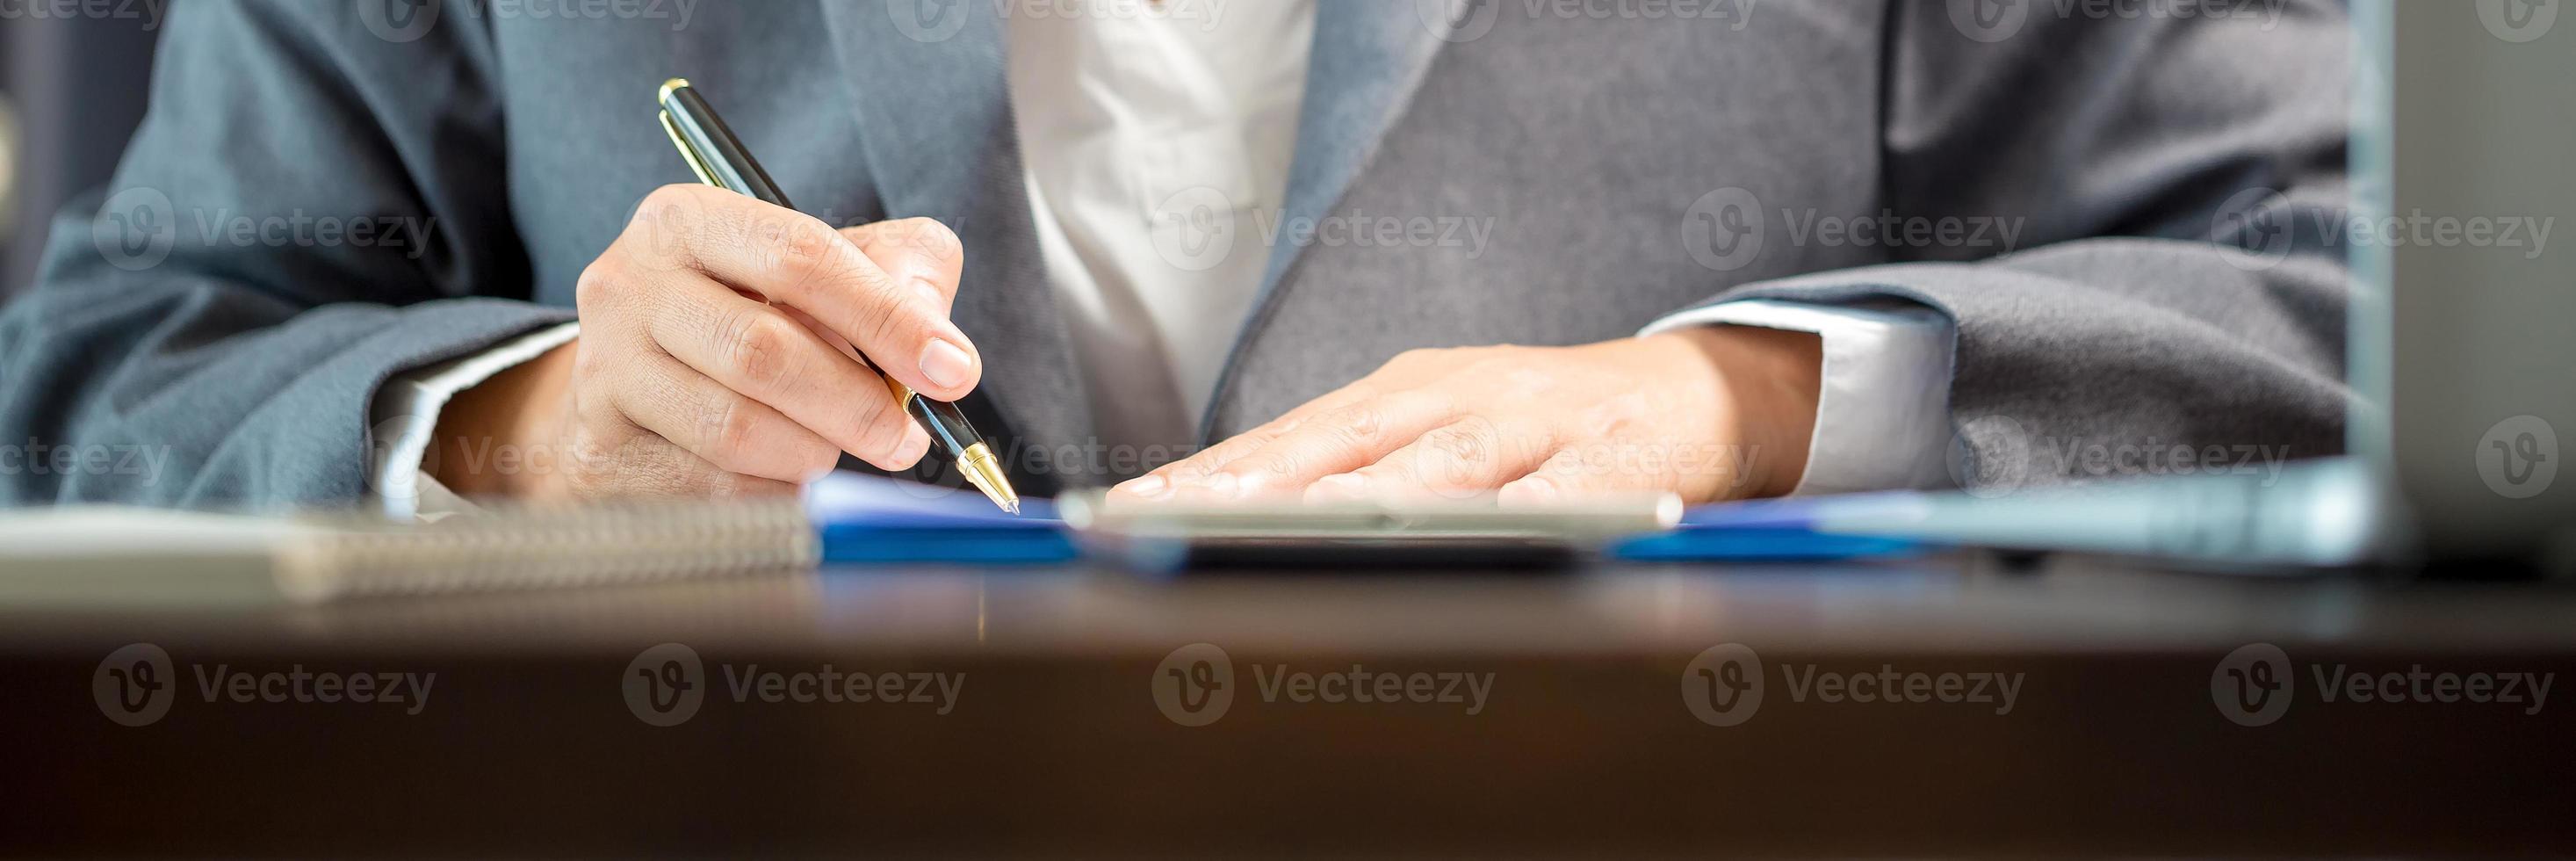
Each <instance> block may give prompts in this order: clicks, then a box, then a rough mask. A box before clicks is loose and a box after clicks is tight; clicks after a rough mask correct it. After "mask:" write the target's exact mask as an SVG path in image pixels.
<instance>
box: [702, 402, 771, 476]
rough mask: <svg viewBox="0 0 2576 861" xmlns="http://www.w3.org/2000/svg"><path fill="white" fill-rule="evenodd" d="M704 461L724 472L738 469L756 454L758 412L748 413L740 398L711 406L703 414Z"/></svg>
mask: <svg viewBox="0 0 2576 861" xmlns="http://www.w3.org/2000/svg"><path fill="white" fill-rule="evenodd" d="M706 415H707V435H706V446H707V451H706V457H707V460H708V461H710V462H713V463H715V464H716V465H718V466H722V467H725V468H727V469H732V468H737V467H739V466H740V465H741V464H742V462H743V460H744V459H745V458H746V457H748V456H749V455H750V454H751V453H752V452H754V451H756V450H757V443H756V439H757V437H758V436H759V434H760V411H758V410H754V409H749V408H748V402H747V401H745V400H744V399H742V398H738V397H736V398H726V399H723V400H722V401H720V402H718V403H715V404H710V405H709V406H708V408H707V411H706Z"/></svg>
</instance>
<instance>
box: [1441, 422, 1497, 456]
mask: <svg viewBox="0 0 2576 861" xmlns="http://www.w3.org/2000/svg"><path fill="white" fill-rule="evenodd" d="M1495 436H1496V434H1495V431H1494V430H1493V428H1492V427H1491V426H1490V425H1486V424H1482V423H1467V424H1457V425H1451V426H1449V427H1445V428H1441V429H1440V430H1437V431H1433V432H1432V434H1431V438H1430V439H1429V440H1428V442H1429V443H1430V445H1431V448H1432V450H1433V451H1436V452H1438V453H1440V454H1442V455H1445V456H1447V457H1449V458H1451V459H1453V460H1458V461H1463V462H1467V463H1481V462H1484V461H1487V460H1491V459H1493V456H1494V448H1495V446H1496V444H1497V441H1496V439H1495Z"/></svg>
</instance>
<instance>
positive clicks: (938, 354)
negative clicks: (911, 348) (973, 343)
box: [921, 338, 975, 389]
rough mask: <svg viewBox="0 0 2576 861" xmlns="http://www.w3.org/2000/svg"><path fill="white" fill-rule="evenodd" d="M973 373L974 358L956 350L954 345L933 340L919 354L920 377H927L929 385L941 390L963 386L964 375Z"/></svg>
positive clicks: (965, 377)
mask: <svg viewBox="0 0 2576 861" xmlns="http://www.w3.org/2000/svg"><path fill="white" fill-rule="evenodd" d="M974 372H975V359H974V357H972V356H968V355H966V351H965V350H960V349H958V348H957V345H955V344H951V343H948V342H947V341H942V340H938V339H935V338H934V339H932V340H931V342H930V349H927V350H923V351H922V352H921V375H922V376H924V377H929V378H930V384H931V385H934V386H938V387H940V388H943V389H953V388H957V387H959V386H963V385H965V384H966V379H967V376H966V375H968V374H971V373H974Z"/></svg>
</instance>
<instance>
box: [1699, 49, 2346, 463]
mask: <svg viewBox="0 0 2576 861" xmlns="http://www.w3.org/2000/svg"><path fill="white" fill-rule="evenodd" d="M2070 8H2071V9H2072V13H2062V10H2069V9H2070ZM2086 8H2088V7H2084V6H2081V5H2079V6H2076V7H2067V6H2065V5H2064V4H2054V5H2052V4H2047V3H2018V4H2013V3H1989V2H1986V0H1963V2H1954V3H1912V2H1908V3H1892V4H1889V9H1890V11H1889V15H1890V16H1891V17H1892V20H1891V21H1890V27H1891V30H1890V33H1891V38H1890V39H1889V42H1888V48H1887V50H1888V51H1889V52H1891V56H1890V57H1889V62H1888V64H1887V69H1888V80H1887V81H1886V82H1885V86H1886V100H1885V114H1886V119H1885V121H1884V129H1885V131H1884V135H1885V137H1884V140H1883V141H1882V145H1883V147H1884V156H1885V164H1886V166H1887V169H1886V172H1885V174H1884V177H1883V179H1882V181H1883V182H1884V183H1885V187H1884V195H1883V197H1884V199H1885V200H1886V202H1887V203H1888V205H1889V206H1890V208H1891V209H1892V211H1893V213H1894V214H1895V215H1897V216H1899V217H1903V218H1906V219H1909V220H1911V221H1915V222H1922V223H1927V224H1934V225H1938V224H1940V223H1941V222H1942V221H1944V220H1948V221H1950V222H1951V223H1954V224H1962V225H1968V226H1969V227H1970V228H1971V229H1974V228H1975V227H1976V226H1977V225H1979V223H1980V222H1983V223H1985V225H1986V226H1989V227H1991V226H1993V225H1996V224H2000V225H2002V227H2003V228H2008V229H2013V230H2017V231H2019V234H2018V236H2019V239H2018V242H2017V243H2016V244H2015V245H2014V248H2016V249H2018V250H2016V251H2012V252H2009V253H2006V254H2003V255H2002V256H2000V257H1993V256H1989V257H1986V258H1984V259H1972V258H1974V257H1976V256H1977V255H1978V254H1988V255H1991V254H1992V253H1993V251H1992V249H1979V248H1971V247H1966V246H1965V244H1954V245H1951V246H1939V245H1937V244H1933V245H1926V246H1925V247H1918V248H1913V249H1909V250H1907V251H1906V252H1905V253H1903V254H1900V255H1899V256H1898V259H1899V260H1900V261H1901V262H1898V263H1894V264H1891V265H1885V266H1877V267H1870V268H1864V269H1853V270H1842V271H1833V272H1823V273H1816V274H1811V275H1805V276H1799V277H1796V278H1790V279H1784V280H1776V281H1767V282H1759V283H1753V284H1747V285H1744V286H1742V287H1739V288H1736V289H1734V290H1730V291H1728V292H1727V293H1725V294H1723V295H1721V296H1719V297H1718V298H1717V300H1716V301H1727V300H1734V299H1745V298H1771V299H1788V300H1798V301H1811V302H1838V301H1849V300H1854V299H1861V298H1880V297H1896V298H1902V299H1909V300H1912V301H1915V302H1919V303H1922V304H1924V305H1928V306H1930V307H1932V308H1934V309H1936V310H1938V311H1940V312H1941V313H1944V314H1946V315H1948V316H1949V317H1950V318H1951V320H1952V321H1953V322H1954V323H1955V324H1956V326H1957V338H1958V341H1957V346H1956V350H1955V353H1954V355H1955V359H1954V361H1955V368H1954V375H1953V383H1952V387H1951V391H1950V405H1951V416H1952V422H1953V424H1954V426H1955V427H1956V429H1957V436H1956V438H1955V439H1956V444H1955V445H1954V450H1953V454H1952V457H1953V462H1952V470H1953V472H1954V475H1955V477H1956V478H1958V479H1959V481H1960V482H1961V484H1963V485H1965V486H1967V487H1968V488H1969V489H1970V490H1972V491H1978V490H1985V491H2004V490H2009V489H2010V488H2012V487H2018V486H2022V485H2045V484H2060V483H2070V482H2081V481H2087V480H2092V479H2097V478H2112V477H2124V476H2130V475H2142V474H2143V475H2153V474H2165V473H2181V474H2189V473H2199V472H2207V471H2211V470H2213V469H2217V468H2220V466H2219V465H2215V464H2211V463H2209V454H2210V452H2211V448H2212V447H2219V448H2222V449H2224V450H2225V451H2226V452H2227V458H2228V459H2227V463H2226V465H2225V468H2238V467H2237V464H2239V463H2245V464H2249V467H2248V468H2250V467H2251V465H2260V464H2262V463H2269V464H2270V465H2271V466H2272V467H2274V468H2277V466H2278V460H2280V459H2295V458H2306V457H2318V456H2326V455H2332V454H2337V453H2340V452H2341V451H2342V450H2343V436H2342V434H2343V427H2344V419H2345V411H2346V409H2347V406H2348V404H2349V402H2350V392H2349V390H2348V388H2347V387H2346V385H2345V383H2344V363H2345V357H2344V340H2345V314H2344V311H2345V305H2346V301H2347V299H2346V295H2347V287H2348V285H2347V269H2346V264H2345V262H2344V252H2345V243H2344V238H2343V233H2344V224H2345V222H2344V218H2345V217H2346V216H2345V211H2346V210H2345V197H2346V179H2345V177H2346V164H2345V159H2346V150H2347V139H2348V137H2349V129H2348V123H2349V116H2350V106H2349V101H2350V95H2349V92H2350V85H2349V83H2348V81H2347V77H2348V75H2349V74H2350V66H2349V56H2348V54H2349V50H2350V49H2349V47H2348V42H2349V40H2350V39H2351V35H2350V30H2349V24H2348V22H2347V21H2346V19H2345V15H2344V11H2343V6H2342V4H2341V3H2338V2H2334V1H2333V0H2298V2H2290V3H2286V4H2278V5H2274V4H2203V7H2202V8H2206V9H2210V10H2230V14H2228V15H2225V16H2221V17H2215V18H2212V17H2192V18H2176V17H2170V16H2155V15H2150V16H2143V17H2135V18H2124V17H2117V16H2112V17H2104V18H2098V19H2097V18H2089V17H2087V16H2086V15H2084V14H2082V13H2083V12H2084V11H2085V9H2086ZM2016 9H2018V11H2017V12H2016ZM1988 11H1992V12H1996V13H2001V14H1998V15H1997V16H1995V17H1974V16H1979V15H1983V14H1984V13H1985V12H1988ZM2239 12H2241V13H2242V14H2237V13H2239ZM2185 450H2189V451H2190V452H2191V454H2189V455H2183V454H2182V452H2183V451H2185ZM2249 458H2253V460H2249Z"/></svg>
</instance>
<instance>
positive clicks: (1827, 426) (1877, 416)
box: [1639, 299, 1958, 496]
mask: <svg viewBox="0 0 2576 861" xmlns="http://www.w3.org/2000/svg"><path fill="white" fill-rule="evenodd" d="M1715 325H1736V326H1757V327H1761V328H1765V329H1781V330H1786V331H1792V332H1812V333H1814V334H1816V335H1817V336H1818V337H1819V338H1822V339H1823V341H1824V353H1825V366H1824V369H1823V370H1824V373H1823V376H1822V377H1821V381H1822V386H1821V388H1820V391H1818V393H1817V398H1816V431H1815V435H1814V436H1812V437H1810V438H1809V440H1808V444H1807V473H1806V475H1805V476H1803V477H1801V478H1800V479H1799V481H1798V487H1797V489H1796V490H1793V491H1791V495H1793V496H1814V495H1819V494H1829V493H1858V492H1863V491H1872V490H1921V489H1934V488H1943V487H1948V486H1950V485H1951V484H1952V479H1951V477H1950V469H1949V449H1950V435H1951V430H1950V379H1951V373H1952V371H1951V368H1952V366H1951V360H1952V358H1953V352H1954V351H1955V350H1956V349H1957V341H1958V339H1957V333H1956V331H1955V330H1954V327H1953V325H1952V324H1951V322H1950V319H1949V318H1948V317H1946V316H1943V315H1942V314H1941V312H1939V311H1935V310H1933V309H1931V308H1929V307H1925V306H1923V305H1920V304H1916V303H1913V302H1907V301H1904V300H1899V299H1887V300H1874V301H1864V302H1855V303H1848V304H1835V305H1817V304H1809V303H1804V302H1787V301H1780V300H1774V299H1747V300H1743V301H1739V302H1726V303H1723V304H1718V305H1710V306H1706V307H1702V308H1693V309H1691V310H1688V311H1683V312H1681V313H1678V314H1674V315H1672V316H1669V317H1665V318H1663V319H1661V320H1657V321H1655V322H1654V323H1653V324H1652V325H1649V326H1647V327H1646V330H1645V331H1644V332H1641V333H1639V334H1640V335H1654V334H1660V333H1663V332H1670V331H1673V330H1675V329H1680V328H1684V327H1688V326H1715Z"/></svg>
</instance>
